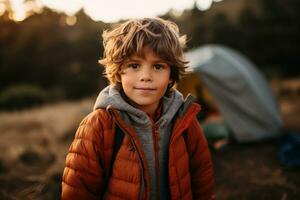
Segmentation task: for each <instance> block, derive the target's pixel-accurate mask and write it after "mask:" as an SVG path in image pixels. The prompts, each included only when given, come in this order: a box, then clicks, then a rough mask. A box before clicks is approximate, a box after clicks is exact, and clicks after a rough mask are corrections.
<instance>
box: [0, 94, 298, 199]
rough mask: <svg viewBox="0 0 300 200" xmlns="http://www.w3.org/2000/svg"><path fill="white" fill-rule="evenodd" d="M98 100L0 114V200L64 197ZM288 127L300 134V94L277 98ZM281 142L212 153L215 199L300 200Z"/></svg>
mask: <svg viewBox="0 0 300 200" xmlns="http://www.w3.org/2000/svg"><path fill="white" fill-rule="evenodd" d="M94 99H95V97H91V98H88V99H84V100H81V101H78V102H62V103H58V104H55V105H48V106H44V107H41V108H35V109H31V110H26V111H21V112H1V113H0V122H1V123H0V138H1V140H0V152H1V154H0V199H43V200H44V199H45V200H48V199H60V191H61V176H62V173H63V167H64V160H65V156H66V153H67V150H68V147H69V145H70V143H71V141H72V138H73V137H74V133H75V131H76V128H77V126H78V124H79V122H80V121H81V120H82V119H83V117H84V116H85V115H86V114H87V113H89V112H90V111H91V108H92V105H93V101H94ZM278 100H279V105H280V110H281V111H282V115H283V119H284V121H285V124H286V126H287V127H288V128H290V129H292V130H295V131H298V132H300V95H299V92H298V93H297V94H296V95H295V94H292V95H291V94H285V95H283V96H281V97H280V98H279V99H278ZM279 147H280V143H279V140H272V141H268V142H261V143H252V144H230V145H228V146H227V147H226V148H225V149H223V150H222V151H212V157H213V162H214V167H215V174H216V176H215V178H216V196H217V199H221V200H222V199H224V200H225V199H226V200H227V199H230V200H231V199H249V200H250V199H257V200H264V199H267V200H269V199H272V200H273V199H280V200H292V199H295V200H296V199H300V189H299V188H300V179H299V177H300V170H299V168H286V167H284V166H282V165H281V164H280V162H279V160H278V158H277V155H278V150H279Z"/></svg>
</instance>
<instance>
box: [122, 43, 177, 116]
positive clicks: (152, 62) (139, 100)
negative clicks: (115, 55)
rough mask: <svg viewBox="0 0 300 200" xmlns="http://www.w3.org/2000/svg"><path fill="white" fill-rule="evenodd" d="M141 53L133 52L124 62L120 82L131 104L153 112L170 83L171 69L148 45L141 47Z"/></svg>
mask: <svg viewBox="0 0 300 200" xmlns="http://www.w3.org/2000/svg"><path fill="white" fill-rule="evenodd" d="M142 55H144V56H143V57H140V56H137V55H136V54H134V55H133V56H131V57H130V59H128V60H127V61H126V62H125V63H124V65H123V66H122V73H121V75H120V77H121V84H122V87H123V90H124V92H125V94H126V96H127V97H128V98H129V100H130V103H131V104H132V105H133V106H135V107H136V108H138V109H140V110H143V111H144V112H147V113H150V114H153V113H154V112H155V110H156V108H157V107H158V104H159V101H160V98H161V97H162V96H163V95H164V94H165V92H166V90H167V88H168V84H169V83H171V80H170V74H171V69H170V66H169V65H168V64H167V63H166V62H165V61H164V60H162V59H161V58H160V57H159V56H157V55H156V54H155V53H154V52H153V50H152V49H150V48H149V47H144V48H143V52H142Z"/></svg>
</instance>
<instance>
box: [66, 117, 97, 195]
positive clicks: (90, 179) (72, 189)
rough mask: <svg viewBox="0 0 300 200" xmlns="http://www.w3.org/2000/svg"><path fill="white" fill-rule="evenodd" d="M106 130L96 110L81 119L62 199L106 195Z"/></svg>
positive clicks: (71, 152) (70, 150)
mask: <svg viewBox="0 0 300 200" xmlns="http://www.w3.org/2000/svg"><path fill="white" fill-rule="evenodd" d="M102 131H103V129H102V127H101V123H99V119H97V117H95V115H94V114H93V113H91V114H90V115H88V116H87V117H86V118H85V119H84V120H83V121H82V122H81V123H80V125H79V127H78V129H77V131H76V134H75V138H74V140H73V142H72V144H71V146H70V148H69V152H68V154H67V157H66V162H65V169H64V172H63V178H62V194H61V197H62V198H61V199H62V200H69V199H70V200H71V199H72V200H76V199H85V200H89V199H91V200H92V199H100V198H99V197H101V196H102V192H103V191H102V190H103V167H102V166H103V164H101V163H102V161H103V134H101V132H102ZM101 142H102V143H101Z"/></svg>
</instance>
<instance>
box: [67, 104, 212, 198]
mask: <svg viewBox="0 0 300 200" xmlns="http://www.w3.org/2000/svg"><path fill="white" fill-rule="evenodd" d="M199 110H200V106H199V105H198V104H195V103H193V104H192V105H191V106H190V107H189V108H188V109H187V111H186V112H185V113H184V114H182V115H178V117H177V119H176V120H175V122H174V126H173V132H172V135H171V138H170V145H169V166H168V169H169V191H170V195H171V199H173V200H175V199H176V200H177V199H182V200H190V199H214V195H213V182H214V180H213V168H212V162H211V156H210V152H209V149H208V147H207V143H206V140H205V138H204V136H203V134H202V130H201V128H200V125H199V123H198V121H197V119H196V114H197V113H198V112H199ZM116 125H118V126H120V128H121V129H122V130H123V131H124V133H125V137H124V139H123V142H122V144H121V146H120V149H119V151H118V153H117V155H116V157H115V160H114V162H113V166H112V173H111V177H110V179H109V181H107V183H105V182H106V181H105V178H104V177H105V176H106V175H107V173H109V172H108V170H110V163H111V158H112V152H113V147H114V138H115V129H116ZM185 130H187V137H186V141H185V138H184V137H183V135H182V133H183V132H184V131H185ZM141 149H142V147H141V144H140V143H139V141H138V138H137V136H136V134H135V133H134V129H133V127H130V126H125V123H124V122H123V121H122V119H121V117H120V115H119V113H118V112H117V111H116V110H114V109H113V108H110V109H108V110H105V109H97V110H95V111H94V112H92V113H90V114H89V115H88V116H87V117H86V118H85V119H84V120H83V121H82V122H81V123H80V126H79V128H78V130H77V132H76V136H75V139H74V141H73V143H72V145H71V147H70V149H69V153H68V155H67V158H66V167H65V169H64V174H63V180H62V200H76V199H83V200H87V199H109V200H114V199H116V200H117V199H118V200H120V199H132V200H135V199H143V200H149V199H150V190H149V172H148V169H147V167H146V166H147V165H146V163H145V155H144V153H143V151H142V150H141ZM104 190H105V191H104Z"/></svg>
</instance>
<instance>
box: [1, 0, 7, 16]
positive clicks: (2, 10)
mask: <svg viewBox="0 0 300 200" xmlns="http://www.w3.org/2000/svg"><path fill="white" fill-rule="evenodd" d="M5 11H6V7H5V5H4V3H0V16H2V15H3V14H4V13H5Z"/></svg>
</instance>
